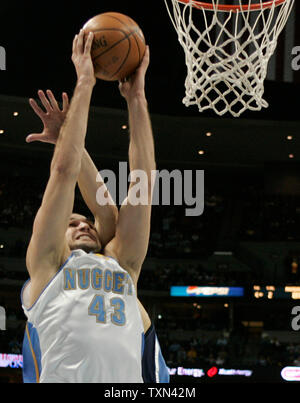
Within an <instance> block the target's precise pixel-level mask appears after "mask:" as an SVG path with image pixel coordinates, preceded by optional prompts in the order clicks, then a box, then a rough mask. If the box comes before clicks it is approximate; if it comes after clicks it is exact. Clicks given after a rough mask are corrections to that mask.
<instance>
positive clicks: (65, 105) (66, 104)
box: [62, 92, 69, 112]
mask: <svg viewBox="0 0 300 403" xmlns="http://www.w3.org/2000/svg"><path fill="white" fill-rule="evenodd" d="M62 100H63V110H62V111H63V112H67V110H68V109H69V97H68V94H67V93H66V92H64V93H63V94H62Z"/></svg>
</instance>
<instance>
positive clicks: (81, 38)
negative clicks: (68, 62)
mask: <svg viewBox="0 0 300 403" xmlns="http://www.w3.org/2000/svg"><path fill="white" fill-rule="evenodd" d="M83 42H84V31H83V29H81V30H80V32H79V35H78V41H77V50H78V52H79V53H83V51H84V46H83Z"/></svg>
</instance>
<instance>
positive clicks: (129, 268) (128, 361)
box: [22, 31, 168, 383]
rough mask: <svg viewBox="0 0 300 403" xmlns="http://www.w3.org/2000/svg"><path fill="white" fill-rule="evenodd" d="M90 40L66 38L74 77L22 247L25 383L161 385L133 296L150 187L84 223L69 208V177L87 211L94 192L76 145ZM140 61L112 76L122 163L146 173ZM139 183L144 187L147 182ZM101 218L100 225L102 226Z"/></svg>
mask: <svg viewBox="0 0 300 403" xmlns="http://www.w3.org/2000/svg"><path fill="white" fill-rule="evenodd" d="M92 41H93V34H90V35H89V36H88V39H87V40H86V42H85V43H84V32H83V31H81V32H80V33H79V34H78V35H77V36H76V37H75V39H74V42H73V55H72V60H73V63H74V65H75V68H76V72H77V84H76V88H75V91H74V95H73V98H72V102H71V105H70V107H69V109H68V111H67V113H66V118H65V120H64V123H63V125H62V127H61V129H60V133H59V136H58V138H57V141H56V146H55V151H54V156H53V159H52V162H51V170H50V179H49V182H48V184H47V187H46V190H45V194H44V197H43V201H42V205H41V207H40V209H39V211H38V214H37V216H36V218H35V221H34V226H33V234H32V238H31V241H30V244H29V247H28V251H27V258H26V263H27V268H28V271H29V275H30V281H29V282H27V283H26V284H25V286H24V288H23V290H22V304H23V308H24V311H25V314H26V316H27V317H28V323H27V327H26V333H25V338H24V344H23V355H24V382H40V383H58V382H71V383H92V382H94V383H96V382H97V383H100V382H102V383H104V382H110V383H128V382H130V383H131V382H132V383H141V382H159V381H165V382H167V381H168V374H167V369H166V366H165V362H164V360H163V358H162V355H161V352H160V348H159V343H158V340H157V337H156V334H155V330H154V328H153V326H151V321H150V318H149V317H148V315H147V313H146V311H145V309H144V308H143V306H142V305H141V304H140V303H139V301H138V299H137V294H136V292H137V291H136V290H137V282H138V277H139V274H140V270H141V266H142V264H143V261H144V259H145V256H146V253H147V248H148V241H149V233H150V217H151V198H152V189H151V187H150V188H149V189H148V198H149V200H148V201H149V203H148V205H147V206H133V205H132V204H131V202H130V200H131V197H130V195H131V190H132V186H133V183H132V184H131V185H130V188H129V193H128V198H127V199H126V202H124V203H123V205H122V207H121V209H120V212H119V214H118V215H116V211H115V209H114V208H113V207H112V206H110V207H107V208H106V209H105V210H102V211H101V209H102V207H103V206H102V207H101V209H99V208H98V211H97V212H96V213H95V222H94V223H92V222H90V221H89V220H87V219H86V217H84V216H81V215H79V214H75V213H72V211H73V206H74V194H75V187H76V184H77V181H80V177H81V179H82V178H86V177H88V176H89V175H91V176H90V177H89V178H87V179H86V180H87V185H86V184H85V181H84V180H83V182H81V191H82V194H83V196H84V198H85V200H86V202H87V204H89V207H90V209H91V211H92V210H93V209H94V208H95V203H94V202H91V199H92V196H91V195H93V197H95V193H91V194H90V195H87V193H86V192H87V191H88V190H89V188H90V186H91V183H92V179H91V178H93V180H95V177H96V176H95V175H94V174H95V171H94V169H95V167H94V165H93V163H92V161H91V159H90V157H89V156H88V154H87V152H86V151H85V149H84V141H85V136H86V129H87V120H88V111H89V105H90V99H91V95H92V91H93V88H94V85H95V83H96V80H95V77H94V69H93V63H92V60H91V56H90V50H91V44H92ZM148 64H149V50H148V49H147V52H146V55H145V57H144V59H143V61H142V64H141V66H140V67H139V69H138V70H137V72H136V73H135V74H134V75H133V76H132V77H131V78H130V79H129V80H128V81H126V82H124V83H120V91H121V94H122V95H123V96H124V98H125V99H126V101H127V105H128V111H129V121H130V128H131V135H130V146H129V161H130V169H131V170H136V169H142V170H143V171H144V172H146V173H147V175H148V178H149V179H150V177H151V170H153V169H155V157H154V144H153V136H152V130H151V123H150V119H149V114H148V111H147V102H146V98H145V93H144V80H145V74H146V71H147V68H148ZM48 96H49V93H48ZM41 99H42V98H41ZM45 99H46V97H45V98H44V105H45V103H46V105H47V107H49V105H48V104H47V102H46V101H45ZM49 99H51V98H50V97H49ZM51 103H52V106H53V105H54V104H53V102H51ZM44 134H45V133H44ZM48 134H49V133H48ZM46 137H47V136H46ZM46 137H44V141H47V139H46ZM50 137H51V136H50ZM36 139H37V138H36ZM31 140H33V139H32V138H31ZM31 140H30V139H28V141H31ZM48 140H49V138H48ZM48 142H49V141H48ZM54 142H55V141H54ZM149 182H150V181H149ZM93 186H95V185H93ZM144 186H145V188H146V189H147V188H148V183H147V184H144ZM94 190H95V188H93V191H94ZM93 203H94V204H93ZM92 204H93V205H92ZM93 206H94V207H93ZM99 210H100V212H99ZM94 211H95V210H94ZM102 216H105V217H106V218H105V217H104V218H103V219H104V220H105V219H106V223H107V225H108V226H110V228H109V229H105V228H104V224H102V223H103V221H102V218H101V217H102ZM115 220H116V226H115V230H114V223H115ZM100 252H102V254H100ZM142 362H143V365H142ZM153 364H155V365H153Z"/></svg>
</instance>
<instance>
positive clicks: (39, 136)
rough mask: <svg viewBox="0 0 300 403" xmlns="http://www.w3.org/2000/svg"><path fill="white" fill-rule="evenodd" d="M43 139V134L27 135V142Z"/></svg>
mask: <svg viewBox="0 0 300 403" xmlns="http://www.w3.org/2000/svg"><path fill="white" fill-rule="evenodd" d="M42 139H43V135H42V134H38V133H33V134H30V135H29V136H27V137H26V143H33V142H34V141H41V140H42Z"/></svg>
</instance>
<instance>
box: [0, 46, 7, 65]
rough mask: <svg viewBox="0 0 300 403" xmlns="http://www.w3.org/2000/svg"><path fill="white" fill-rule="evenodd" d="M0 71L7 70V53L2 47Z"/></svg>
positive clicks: (0, 48) (0, 47)
mask: <svg viewBox="0 0 300 403" xmlns="http://www.w3.org/2000/svg"><path fill="white" fill-rule="evenodd" d="M0 70H6V51H5V49H4V47H3V46H0Z"/></svg>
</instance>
